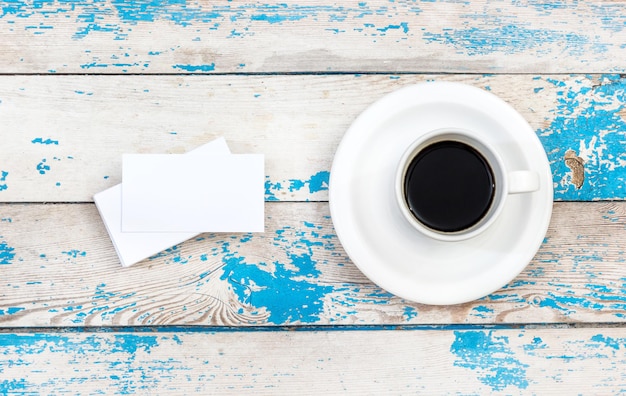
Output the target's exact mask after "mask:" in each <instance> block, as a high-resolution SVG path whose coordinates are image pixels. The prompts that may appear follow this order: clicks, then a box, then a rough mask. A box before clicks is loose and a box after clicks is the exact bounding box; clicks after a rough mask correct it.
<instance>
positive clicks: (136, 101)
mask: <svg viewBox="0 0 626 396" xmlns="http://www.w3.org/2000/svg"><path fill="white" fill-rule="evenodd" d="M431 79H433V80H445V81H461V82H465V83H469V84H473V85H475V86H478V87H482V88H484V89H488V90H491V91H492V92H493V93H495V94H497V95H498V96H500V97H502V98H503V99H504V100H506V101H507V102H509V103H510V104H511V105H512V106H513V107H515V108H516V109H517V110H518V111H519V112H520V113H522V115H523V116H524V117H525V118H526V119H527V120H528V121H529V123H530V124H531V126H532V127H533V128H534V129H535V131H536V133H537V135H538V136H539V137H540V139H541V140H542V142H543V144H544V146H545V149H546V151H547V153H548V157H549V159H550V162H551V166H552V169H553V174H554V186H555V199H556V200H600V199H613V200H615V199H619V200H621V199H624V198H625V197H626V193H625V192H624V189H625V188H626V187H624V186H625V185H626V154H625V153H624V150H623V142H624V139H626V138H625V136H626V79H625V78H623V77H620V76H619V75H593V76H563V75H558V76H531V75H503V76H472V75H446V76H442V75H402V76H393V75H355V76H343V75H342V76H337V75H325V76H186V77H185V76H54V77H53V76H0V120H1V125H0V131H1V132H0V133H1V137H2V142H1V143H0V172H1V173H0V202H24V201H26V202H76V201H91V200H92V196H93V194H94V193H96V192H98V191H101V190H103V189H105V188H107V187H109V186H112V185H114V184H117V183H119V182H120V181H121V180H120V178H121V154H122V153H124V152H154V153H161V152H177V153H180V152H185V151H188V150H190V149H193V148H195V147H197V146H198V145H200V144H203V143H205V142H207V141H209V140H211V139H213V138H215V137H217V136H225V137H226V139H227V141H228V143H229V145H230V146H231V149H232V151H233V152H257V153H264V154H265V155H266V159H267V160H266V172H267V178H266V199H267V200H326V199H327V197H328V196H327V191H326V190H327V186H328V184H327V183H328V177H329V171H330V167H331V164H332V158H333V155H334V152H335V148H336V146H337V144H338V143H339V141H340V140H341V137H342V136H343V134H344V132H345V131H346V129H347V128H348V127H349V125H350V124H351V122H352V121H353V120H354V118H355V117H356V116H357V115H358V114H359V113H360V112H362V111H363V110H364V109H365V108H366V107H367V106H368V105H369V104H370V103H372V102H374V101H375V100H377V99H378V98H380V97H381V96H383V95H384V94H386V93H388V92H391V91H392V90H394V89H397V88H399V87H401V86H403V85H407V84H412V83H417V82H422V81H425V80H431ZM578 170H580V171H581V172H578ZM580 176H582V178H581V177H580Z"/></svg>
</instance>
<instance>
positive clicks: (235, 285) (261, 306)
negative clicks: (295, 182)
mask: <svg viewBox="0 0 626 396" xmlns="http://www.w3.org/2000/svg"><path fill="white" fill-rule="evenodd" d="M287 230H289V229H288V228H286V229H283V230H277V232H276V237H275V238H274V240H275V243H276V244H280V245H283V244H285V246H284V254H285V257H284V260H285V262H283V259H276V260H274V261H272V262H271V263H265V262H252V261H250V260H247V259H246V258H245V257H243V256H240V255H239V254H238V253H237V252H236V251H234V250H233V247H232V246H231V245H230V243H229V242H224V243H223V244H222V253H223V254H224V255H223V257H222V262H223V264H224V265H223V266H222V269H221V270H222V275H221V277H220V279H221V280H222V281H228V282H229V284H230V287H231V289H232V291H233V292H234V293H235V295H236V297H237V299H238V300H239V301H240V302H241V303H243V304H245V305H248V306H252V307H255V308H256V309H257V310H259V311H266V312H267V313H268V315H269V316H268V318H267V320H268V322H269V323H272V324H285V323H290V324H295V323H316V322H318V321H319V319H320V315H321V313H322V312H323V309H324V297H325V296H326V295H327V294H328V293H330V292H332V291H333V287H332V286H329V285H323V284H319V283H317V282H316V281H315V279H317V278H318V277H319V275H320V270H319V269H318V268H317V266H318V264H319V263H318V262H317V261H316V260H315V259H313V251H312V246H319V245H318V242H317V241H312V240H310V239H309V237H307V234H306V233H302V234H299V236H300V239H299V240H296V241H295V242H289V241H288V240H287V239H286V238H285V237H284V236H283V233H284V232H285V231H287ZM250 239H252V237H250V238H249V239H248V240H247V241H250ZM319 243H322V244H323V243H324V242H321V241H320V242H319ZM287 295H288V296H289V298H285V296H287Z"/></svg>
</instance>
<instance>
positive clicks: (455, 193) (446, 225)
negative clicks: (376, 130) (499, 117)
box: [395, 128, 540, 242]
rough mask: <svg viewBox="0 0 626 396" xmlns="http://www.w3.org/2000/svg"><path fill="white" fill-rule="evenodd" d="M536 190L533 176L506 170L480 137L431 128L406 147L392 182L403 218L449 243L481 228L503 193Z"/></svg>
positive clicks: (496, 209) (498, 206)
mask: <svg viewBox="0 0 626 396" xmlns="http://www.w3.org/2000/svg"><path fill="white" fill-rule="evenodd" d="M407 178H408V180H407ZM539 187H540V184H539V175H538V174H537V173H536V172H534V171H530V170H523V169H521V170H520V169H514V170H511V169H507V167H506V166H505V163H504V161H503V160H502V158H501V156H500V155H499V154H498V152H497V151H496V150H495V149H494V148H493V147H492V146H491V145H490V144H489V143H488V142H487V141H486V140H485V139H484V138H483V137H481V136H480V135H479V134H477V133H475V132H473V131H470V130H465V129H459V128H442V129H437V130H434V131H432V132H429V133H427V134H425V135H422V136H421V137H420V138H419V139H417V140H416V141H414V142H413V143H412V144H410V145H409V146H408V148H407V149H406V151H405V152H404V154H403V155H402V157H401V159H400V162H399V163H398V167H397V171H396V178H395V195H396V198H397V203H398V205H399V208H400V210H401V212H402V214H403V215H404V217H405V218H406V220H407V221H408V222H409V223H410V224H411V225H412V226H413V227H414V228H415V229H417V230H418V231H420V232H421V233H422V234H424V235H426V236H427V237H430V238H433V239H437V240H441V241H450V242H455V241H461V240H465V239H469V238H473V237H475V236H477V235H479V234H480V233H482V232H484V231H485V230H487V229H488V228H489V226H491V225H492V224H493V222H494V221H495V220H496V219H497V218H498V216H499V215H500V213H501V212H502V209H503V208H504V206H505V202H506V200H507V197H508V196H509V194H518V193H530V192H533V191H537V190H539Z"/></svg>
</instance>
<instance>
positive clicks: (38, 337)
mask: <svg viewBox="0 0 626 396" xmlns="http://www.w3.org/2000/svg"><path fill="white" fill-rule="evenodd" d="M0 347H1V352H0V374H1V379H0V392H2V393H5V394H6V393H12V392H14V393H29V394H30V393H37V394H39V393H44V394H48V393H81V394H83V393H89V394H92V393H93V394H100V393H102V394H112V393H116V394H135V393H141V394H162V393H172V392H173V393H178V394H190V393H211V394H216V393H217V394H241V393H242V392H253V393H254V394H271V395H275V394H294V393H301V392H302V391H305V393H307V394H308V393H311V394H322V393H324V394H326V393H333V394H335V393H342V394H345V393H347V394H358V395H363V394H372V395H374V394H408V393H410V394H415V393H419V394H421V393H425V394H432V393H433V391H434V390H435V389H436V393H439V394H451V393H455V394H518V393H528V394H563V393H571V391H572V390H575V392H576V393H578V394H618V393H622V392H624V391H626V373H625V372H624V370H623V367H624V365H625V364H626V352H625V351H626V338H624V332H623V329H621V328H589V329H541V330H532V329H529V330H457V331H451V330H445V331H429V330H425V331H420V330H413V331H410V330H409V331H400V330H395V331H332V332H300V331H297V332H244V333H241V332H217V333H204V332H199V333H184V332H178V333H170V332H159V333H127V332H122V333H94V334H90V333H33V334H23V333H5V334H0Z"/></svg>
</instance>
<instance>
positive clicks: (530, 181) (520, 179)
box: [508, 171, 539, 194]
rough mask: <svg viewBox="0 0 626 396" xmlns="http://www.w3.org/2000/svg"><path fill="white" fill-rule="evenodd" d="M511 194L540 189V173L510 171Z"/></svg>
mask: <svg viewBox="0 0 626 396" xmlns="http://www.w3.org/2000/svg"><path fill="white" fill-rule="evenodd" d="M508 182H509V194H519V193H527V192H533V191H537V190H539V174H538V173H537V172H533V171H513V172H509V179H508Z"/></svg>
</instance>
